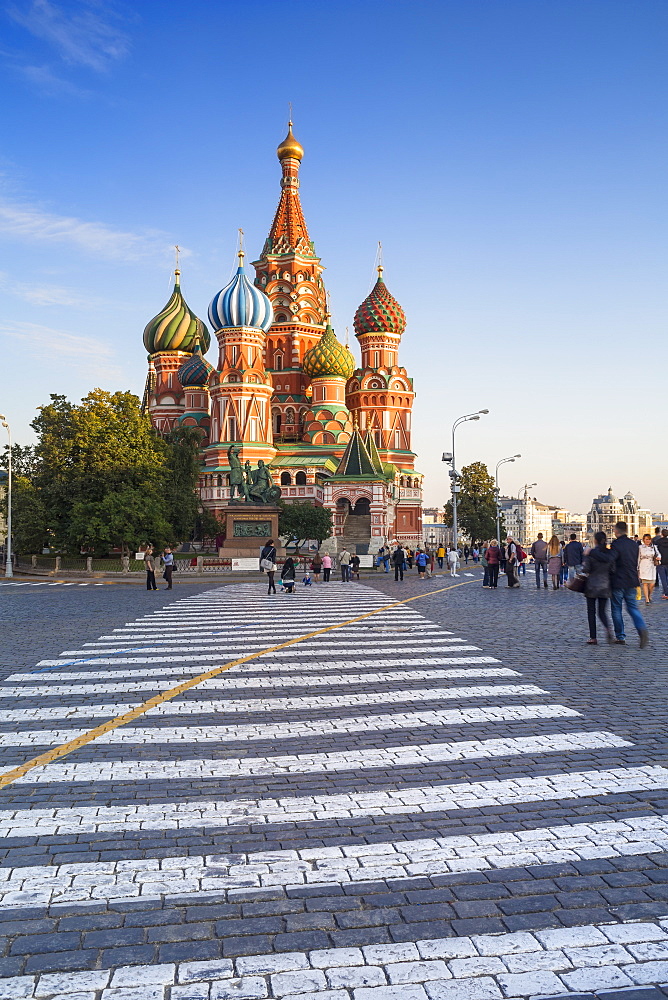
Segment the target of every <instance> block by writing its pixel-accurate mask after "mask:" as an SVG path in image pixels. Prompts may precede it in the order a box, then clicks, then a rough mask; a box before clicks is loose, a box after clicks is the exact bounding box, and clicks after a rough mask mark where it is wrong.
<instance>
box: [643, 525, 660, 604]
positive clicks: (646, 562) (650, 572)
mask: <svg viewBox="0 0 668 1000" xmlns="http://www.w3.org/2000/svg"><path fill="white" fill-rule="evenodd" d="M660 563H661V556H660V555H659V550H658V549H657V547H656V545H653V544H652V537H651V535H643V536H642V542H641V543H640V545H639V546H638V576H639V577H640V585H641V587H642V592H643V594H644V595H645V604H651V603H652V591H653V590H654V586H655V584H656V567H657V566H659V565H660Z"/></svg>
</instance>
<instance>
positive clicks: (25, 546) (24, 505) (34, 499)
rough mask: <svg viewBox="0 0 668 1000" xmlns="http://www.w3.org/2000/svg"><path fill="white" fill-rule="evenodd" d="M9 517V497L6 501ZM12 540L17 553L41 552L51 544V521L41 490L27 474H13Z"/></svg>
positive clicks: (5, 506)
mask: <svg viewBox="0 0 668 1000" xmlns="http://www.w3.org/2000/svg"><path fill="white" fill-rule="evenodd" d="M4 508H5V510H4V515H5V518H6V517H7V497H6V496H5V502H4ZM12 542H13V546H14V551H15V552H17V553H26V554H29V553H35V552H37V553H39V552H41V551H42V549H43V548H44V546H45V545H48V544H50V535H49V521H48V516H47V511H46V508H45V506H44V504H43V502H42V498H41V496H40V494H39V491H38V490H37V488H36V487H35V485H34V483H33V482H32V481H31V480H30V479H28V478H27V476H21V475H19V476H16V475H15V476H12Z"/></svg>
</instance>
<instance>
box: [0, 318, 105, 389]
mask: <svg viewBox="0 0 668 1000" xmlns="http://www.w3.org/2000/svg"><path fill="white" fill-rule="evenodd" d="M0 336H2V337H4V338H5V339H6V340H8V341H16V340H20V341H23V342H26V343H29V344H30V345H31V346H32V348H33V350H32V351H29V352H28V353H29V355H30V356H31V357H32V360H33V363H39V360H40V359H43V360H44V361H46V363H48V364H49V365H52V364H54V363H57V362H58V361H59V360H60V361H61V362H62V363H65V362H66V363H67V366H68V367H69V368H70V369H72V368H74V369H76V370H77V371H78V372H80V373H81V374H82V375H85V376H87V377H89V378H99V379H102V378H105V379H118V378H120V377H121V375H122V372H121V369H120V367H119V366H118V365H117V364H115V363H114V361H115V355H114V353H113V351H112V350H111V348H110V347H109V345H108V344H105V343H104V342H103V341H101V340H96V339H95V338H93V337H79V336H77V335H76V334H74V333H68V332H67V331H66V330H56V329H54V328H53V327H49V326H42V325H41V324H40V323H25V322H17V323H11V324H10V323H0Z"/></svg>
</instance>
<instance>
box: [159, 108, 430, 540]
mask: <svg viewBox="0 0 668 1000" xmlns="http://www.w3.org/2000/svg"><path fill="white" fill-rule="evenodd" d="M277 154H278V159H279V161H280V164H281V169H282V177H281V197H280V200H279V203H278V208H277V209H276V215H275V216H274V221H273V223H272V225H271V229H270V230H269V235H268V236H267V239H266V241H265V244H264V247H263V250H262V253H261V254H260V257H259V259H258V260H256V261H254V262H253V264H252V266H253V268H254V269H255V278H254V281H251V280H250V279H249V277H248V275H247V274H246V271H245V268H244V254H243V251H241V250H240V251H239V267H238V269H237V273H236V274H235V276H234V277H233V279H232V281H230V283H229V284H228V285H227V286H226V287H225V288H223V289H222V291H220V292H218V293H217V294H216V295H215V296H214V297H213V300H212V301H211V305H210V306H209V322H210V324H211V328H212V329H213V331H214V332H215V335H216V339H217V341H218V363H217V365H216V367H215V368H214V367H213V366H212V365H211V364H209V362H208V361H207V360H206V358H205V356H204V355H205V354H206V352H207V351H208V349H209V346H210V344H211V336H210V333H209V330H208V328H207V326H206V324H205V323H203V322H202V320H200V319H199V318H198V317H197V316H196V315H195V314H194V313H193V311H192V310H191V309H190V307H189V306H188V305H187V303H186V301H185V299H184V298H183V293H182V292H181V287H180V272H179V270H178V267H177V270H176V271H175V282H174V291H173V293H172V296H171V298H170V300H169V302H168V303H167V305H166V306H165V307H164V309H162V310H161V312H159V313H158V315H157V316H156V317H155V318H154V319H152V320H151V321H150V322H149V323H148V324H147V326H146V328H145V330H144V346H145V347H146V350H147V351H148V354H149V358H148V363H149V372H148V378H147V383H146V393H145V398H144V404H145V406H147V407H148V411H149V413H150V416H151V420H152V422H153V424H154V426H155V427H156V428H157V430H159V431H160V432H161V433H167V432H168V431H170V430H172V429H173V428H174V427H176V426H179V425H181V426H186V427H190V426H192V427H199V428H200V429H201V430H202V432H203V438H202V473H201V478H200V486H199V489H200V496H201V500H202V504H203V505H204V506H205V507H207V508H209V509H210V510H211V511H212V512H214V513H220V512H221V511H222V509H223V508H225V507H226V506H227V505H228V504H229V498H230V485H229V472H230V467H229V464H228V457H227V452H228V448H229V447H230V446H231V445H232V444H234V443H236V444H237V445H238V446H239V448H240V459H241V461H242V462H243V463H245V462H246V461H250V463H251V464H252V465H256V464H257V462H258V460H260V459H261V460H262V461H263V462H264V463H265V464H266V465H268V466H270V471H271V474H272V477H273V480H274V482H275V483H276V484H277V485H279V486H280V487H281V491H282V498H283V500H285V501H286V502H288V503H290V502H304V501H307V502H310V503H313V504H316V505H323V506H325V507H328V508H329V509H330V510H331V511H332V513H333V521H334V542H335V543H336V545H337V546H338V548H339V549H341V548H342V546H343V545H345V546H346V547H347V548H349V549H350V550H351V551H353V552H354V551H357V552H359V553H363V552H364V551H375V550H376V549H377V548H378V547H379V546H380V545H381V544H383V543H384V542H386V541H391V540H394V539H398V540H400V541H402V542H404V543H408V544H413V545H414V544H417V543H419V542H420V541H421V538H422V522H421V508H422V476H421V475H420V474H419V473H417V472H416V471H415V468H414V462H415V454H414V452H413V451H412V450H411V411H412V407H413V399H414V398H415V393H414V391H413V380H412V379H411V378H409V376H408V374H407V372H406V369H405V368H403V367H401V366H400V365H399V357H398V351H399V343H400V341H401V336H402V334H403V332H404V330H405V328H406V317H405V315H404V311H403V309H402V308H401V306H400V305H399V303H398V302H397V301H396V299H395V298H393V296H392V295H391V294H390V292H389V291H388V288H387V286H386V284H385V282H384V281H383V275H382V272H383V269H382V267H379V268H378V280H377V281H376V284H375V285H374V287H373V289H372V290H371V292H370V294H369V295H368V296H367V297H366V299H364V301H363V302H362V304H361V305H360V306H359V308H358V309H357V312H356V313H355V318H354V329H355V335H356V337H357V339H358V341H359V344H360V348H361V352H362V364H361V367H359V368H358V367H356V364H355V359H354V357H353V355H352V353H351V352H350V350H349V349H348V347H347V346H344V345H343V344H342V343H341V342H340V341H339V339H338V338H337V336H336V334H335V332H334V330H333V329H332V327H331V325H330V322H329V319H330V317H329V311H328V306H327V295H326V292H325V286H324V283H323V280H322V272H323V267H322V264H321V263H320V258H319V257H317V256H316V253H315V248H314V245H313V242H312V241H311V239H310V238H309V234H308V230H307V228H306V221H305V219H304V213H303V210H302V206H301V201H300V198H299V167H300V163H301V160H302V157H303V154H304V150H303V148H302V146H301V145H300V144H299V142H297V140H296V139H295V137H294V135H293V132H292V122H290V124H289V128H288V134H287V136H286V138H285V140H284V141H283V142H282V143H281V144H280V146H279V147H278V150H277ZM332 545H333V543H332V542H330V547H331V546H332Z"/></svg>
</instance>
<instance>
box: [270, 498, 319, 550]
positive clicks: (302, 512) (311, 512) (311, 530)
mask: <svg viewBox="0 0 668 1000" xmlns="http://www.w3.org/2000/svg"><path fill="white" fill-rule="evenodd" d="M279 505H280V508H281V513H280V514H279V517H278V533H279V535H282V536H285V537H287V538H288V541H294V542H297V552H299V547H300V545H303V543H304V542H305V541H306V539H307V538H313V539H315V540H316V541H317V543H318V545H321V544H322V543H323V542H324V540H325V539H326V538H329V537H330V535H331V534H332V512H331V511H330V510H328V509H327V508H326V507H315V506H314V505H313V504H310V503H308V502H306V503H283V502H282V501H279Z"/></svg>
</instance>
